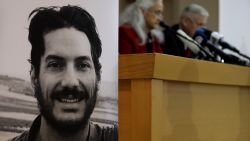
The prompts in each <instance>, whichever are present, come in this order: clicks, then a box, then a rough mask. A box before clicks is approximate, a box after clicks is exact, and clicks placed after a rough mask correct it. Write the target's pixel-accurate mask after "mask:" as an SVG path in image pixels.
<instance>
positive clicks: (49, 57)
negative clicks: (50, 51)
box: [45, 55, 63, 62]
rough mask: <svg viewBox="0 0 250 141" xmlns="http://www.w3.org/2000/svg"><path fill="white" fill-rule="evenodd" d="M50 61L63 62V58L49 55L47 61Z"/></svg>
mask: <svg viewBox="0 0 250 141" xmlns="http://www.w3.org/2000/svg"><path fill="white" fill-rule="evenodd" d="M48 60H63V58H62V57H60V56H57V55H48V56H47V57H46V59H45V61H46V62H47V61H48Z"/></svg>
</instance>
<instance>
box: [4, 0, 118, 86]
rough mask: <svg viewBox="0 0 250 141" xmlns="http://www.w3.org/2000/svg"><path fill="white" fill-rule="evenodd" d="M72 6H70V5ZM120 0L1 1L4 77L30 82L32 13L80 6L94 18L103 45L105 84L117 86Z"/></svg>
mask: <svg viewBox="0 0 250 141" xmlns="http://www.w3.org/2000/svg"><path fill="white" fill-rule="evenodd" d="M68 2H70V3H68ZM118 2H119V1H117V0H108V1H106V0H71V1H62V0H53V1H51V0H22V1H17V0H1V1H0V74H5V75H9V76H15V77H19V78H23V79H26V80H29V79H30V78H29V73H28V72H29V69H30V65H29V63H28V62H27V59H28V58H29V53H30V49H31V46H30V44H29V42H28V30H27V27H28V25H29V21H28V15H29V13H30V12H31V11H32V10H33V9H35V8H37V7H41V6H52V5H56V6H58V5H68V4H71V5H75V4H76V5H79V6H81V7H83V8H85V9H86V10H87V11H89V12H90V13H91V15H93V16H94V18H95V20H96V24H97V28H98V31H99V34H100V38H101V40H102V44H103V53H102V57H101V63H102V65H103V68H102V80H103V81H111V82H117V79H118V78H117V76H118V74H117V69H118Z"/></svg>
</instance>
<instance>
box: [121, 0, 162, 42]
mask: <svg viewBox="0 0 250 141" xmlns="http://www.w3.org/2000/svg"><path fill="white" fill-rule="evenodd" d="M158 1H162V0H136V1H135V2H133V3H131V4H130V5H129V6H127V7H126V9H125V10H124V12H123V13H122V14H121V16H120V19H119V20H120V21H119V24H120V25H123V24H128V25H130V26H131V27H132V28H133V29H134V30H135V32H136V33H137V35H138V36H139V37H140V39H141V41H142V42H141V43H142V44H145V43H146V38H147V35H146V33H145V32H144V30H143V28H144V26H145V19H144V17H143V13H142V10H144V11H147V10H148V9H149V8H151V7H153V6H154V4H155V3H156V2H158Z"/></svg>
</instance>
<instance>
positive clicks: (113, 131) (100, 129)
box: [90, 123, 118, 141]
mask: <svg viewBox="0 0 250 141" xmlns="http://www.w3.org/2000/svg"><path fill="white" fill-rule="evenodd" d="M90 130H91V132H92V133H91V136H92V137H93V136H95V137H98V141H118V127H117V125H116V124H114V125H111V126H99V125H98V124H95V123H91V124H90Z"/></svg>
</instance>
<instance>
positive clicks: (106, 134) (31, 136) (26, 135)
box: [9, 116, 118, 141]
mask: <svg viewBox="0 0 250 141" xmlns="http://www.w3.org/2000/svg"><path fill="white" fill-rule="evenodd" d="M40 124H41V116H38V117H37V118H36V119H35V120H34V122H33V123H32V126H31V128H30V130H29V131H25V132H23V133H22V134H21V135H19V136H17V137H15V138H13V139H10V140H9V141H34V140H35V138H36V136H37V134H38V132H39V129H40ZM89 128H90V130H89V133H88V134H89V135H88V139H87V141H118V130H117V126H116V125H114V126H113V127H100V126H99V125H97V124H94V123H92V122H90V124H89Z"/></svg>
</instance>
